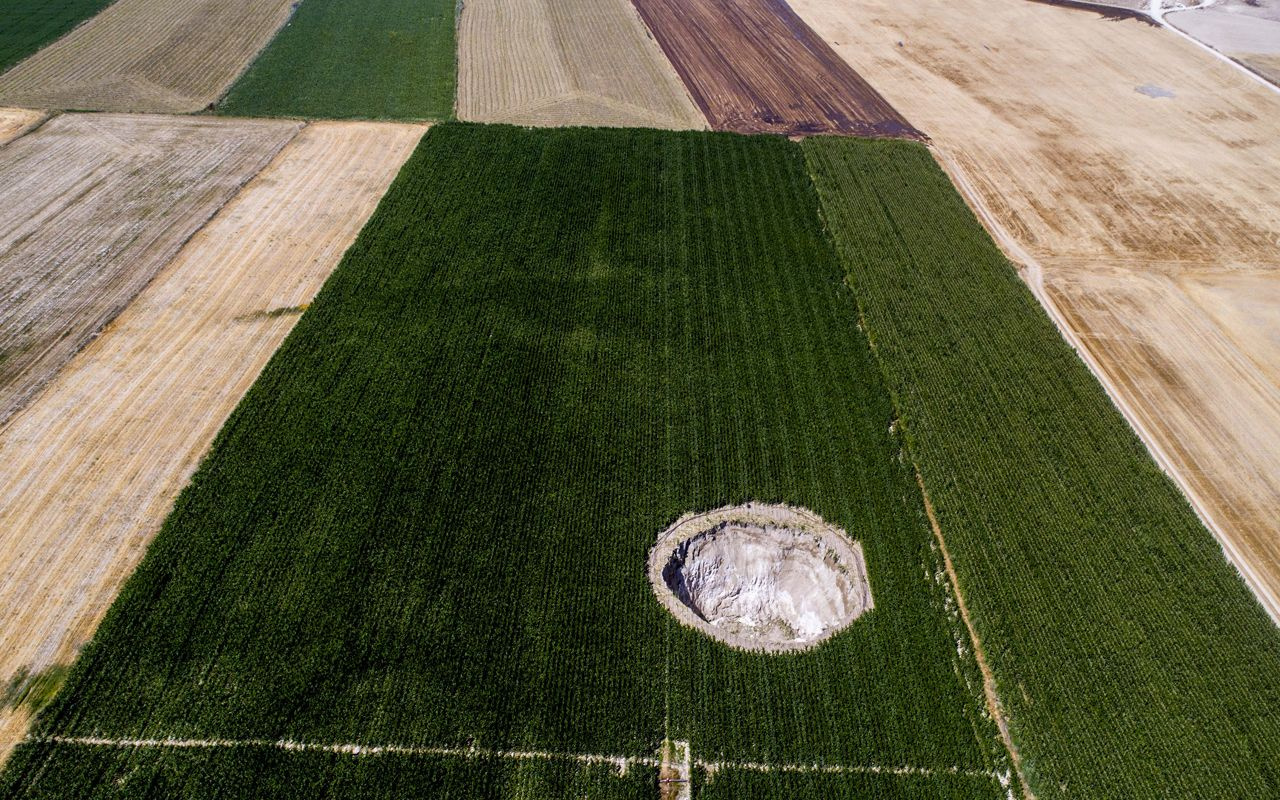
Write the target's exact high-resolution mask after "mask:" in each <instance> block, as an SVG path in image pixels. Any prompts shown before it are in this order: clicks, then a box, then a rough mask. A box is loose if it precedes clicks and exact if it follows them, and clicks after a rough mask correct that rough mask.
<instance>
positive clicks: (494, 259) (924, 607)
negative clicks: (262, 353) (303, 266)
mask: <svg viewBox="0 0 1280 800" xmlns="http://www.w3.org/2000/svg"><path fill="white" fill-rule="evenodd" d="M817 203H818V198H817V196H816V194H815V192H814V190H813V186H812V183H811V180H810V177H809V175H808V173H807V170H806V165H805V161H804V157H803V153H802V151H801V150H800V149H799V148H798V147H796V146H795V145H794V144H792V143H791V142H788V141H786V140H785V139H782V138H780V137H740V136H734V135H728V134H711V133H669V132H661V131H646V130H613V131H610V130H602V129H601V130H589V129H569V130H565V129H560V130H542V131H528V130H521V129H516V128H510V127H505V126H479V125H470V124H459V123H453V124H446V125H441V126H437V127H435V128H433V129H432V130H431V131H430V132H429V133H428V134H427V136H426V137H425V139H424V140H423V143H422V144H421V145H420V147H419V149H418V151H417V152H416V153H415V155H414V156H413V157H412V158H411V159H410V160H409V162H408V163H407V164H406V166H405V168H404V170H403V171H402V172H401V174H400V176H399V178H397V180H396V182H395V183H394V184H393V186H392V188H391V190H390V191H389V192H388V194H387V195H386V196H385V197H384V199H383V201H382V203H381V204H380V206H379V209H378V211H377V212H376V213H375V214H374V216H373V217H372V218H371V219H370V221H369V223H368V225H367V226H366V228H365V230H364V231H363V232H362V234H361V235H360V237H359V238H358V239H357V241H356V243H355V244H354V245H353V246H352V248H351V249H350V250H349V251H348V253H347V255H346V257H345V258H344V260H343V263H342V264H341V266H340V267H339V269H338V270H337V271H336V272H335V273H334V275H333V276H332V277H331V278H330V280H329V281H328V283H327V284H326V285H325V287H324V289H323V290H322V291H321V293H320V295H319V296H318V297H317V299H316V302H315V303H314V304H313V305H312V306H311V308H310V309H309V310H308V311H307V312H306V314H305V315H304V316H303V317H302V319H301V320H300V322H299V323H298V325H297V326H296V327H295V328H294V330H293V332H292V333H291V334H290V335H289V337H288V339H287V340H286V341H285V343H284V345H283V346H282V347H281V349H280V350H279V351H278V352H277V354H276V355H275V357H274V358H273V359H272V360H271V362H270V364H268V366H267V367H266V369H265V370H264V371H263V373H262V375H261V377H260V378H259V379H258V381H257V382H256V383H255V384H254V386H253V388H252V389H251V390H250V391H249V393H248V394H247V395H246V397H245V399H244V401H243V402H242V403H241V405H240V406H239V407H238V408H237V410H236V411H235V412H234V414H233V415H232V416H231V418H230V419H229V420H228V422H227V424H226V426H225V427H224V428H223V430H222V432H221V433H220V434H219V436H218V439H217V441H216V443H215V444H214V447H213V449H212V451H211V453H210V455H209V456H208V458H207V459H206V460H205V462H204V463H203V465H202V466H201V468H200V469H199V470H198V471H197V473H196V474H195V476H194V477H193V479H192V482H191V483H190V485H189V486H188V487H187V489H186V490H185V491H184V492H183V493H182V494H181V496H180V497H179V499H178V501H177V503H176V505H175V507H174V511H173V513H172V514H171V516H170V517H169V519H168V520H167V521H166V523H165V525H164V527H163V529H162V530H161V531H160V533H159V534H158V536H157V537H156V539H155V541H154V542H153V544H152V546H151V548H150V549H149V551H148V553H147V555H146V557H145V558H144V559H143V561H142V564H141V565H140V566H139V568H138V570H137V571H136V572H135V573H134V575H133V576H132V577H131V578H130V579H129V581H128V583H127V584H126V586H125V587H124V589H123V591H122V593H121V595H120V597H119V599H118V600H117V601H116V603H115V604H114V605H113V606H112V608H111V610H110V611H109V612H108V614H107V616H106V618H105V620H104V621H103V623H102V625H101V627H100V628H99V630H98V632H97V634H96V636H95V638H94V640H93V641H92V642H91V643H90V644H89V645H88V646H87V647H86V649H85V650H84V651H83V653H82V655H81V657H80V658H79V659H78V661H77V662H76V665H75V666H74V667H73V668H72V672H71V675H70V676H69V677H68V678H67V679H66V683H65V684H64V686H63V688H62V690H61V691H60V692H59V693H58V694H57V695H56V697H54V698H53V700H52V702H51V704H50V705H48V706H47V707H46V708H45V710H44V711H43V712H42V713H41V714H40V715H39V717H38V718H37V720H36V722H35V735H34V737H33V738H31V739H29V740H28V741H27V742H26V743H25V744H23V745H22V746H20V747H19V748H18V750H17V751H16V753H15V754H14V756H13V757H12V759H11V760H10V762H9V764H8V766H7V768H6V770H5V772H4V773H3V775H2V776H0V794H3V795H4V796H7V797H13V798H19V797H25V798H33V797H58V798H76V797H90V796H95V795H96V793H101V792H107V793H115V794H122V795H125V796H133V797H163V796H166V793H168V794H172V793H174V792H180V793H182V794H185V795H186V796H189V797H254V798H259V797H277V798H286V797H299V798H301V797H308V798H309V797H315V796H317V795H320V794H324V795H325V796H328V797H361V798H367V797H402V796H405V795H406V794H423V793H442V792H446V791H451V792H452V791H465V793H467V794H468V795H472V796H489V797H525V796H536V797H572V796H578V795H580V794H581V793H583V792H584V791H586V792H589V793H592V796H595V794H594V793H595V792H597V791H599V792H601V793H603V794H604V795H605V796H610V797H611V796H619V797H632V796H645V797H654V796H656V795H657V794H658V786H657V774H656V771H655V770H654V769H653V766H652V759H653V757H654V755H655V754H656V752H657V751H658V749H659V746H660V745H661V744H662V743H663V742H664V741H665V740H679V741H682V742H688V743H689V744H690V749H691V751H692V758H693V759H694V760H695V762H694V763H695V766H694V768H693V770H692V773H693V777H694V779H695V780H696V781H697V785H698V788H699V791H706V792H708V793H709V794H708V796H714V795H712V794H710V793H712V792H722V793H723V792H725V791H728V792H730V793H732V791H733V788H732V787H734V786H737V785H746V786H756V787H761V788H760V795H759V796H761V797H777V798H783V797H788V798H790V797H794V796H796V795H795V793H794V792H795V787H796V786H797V785H800V786H807V787H810V788H811V789H812V791H811V792H810V796H814V794H813V793H814V792H820V791H830V792H836V793H838V794H840V795H843V796H846V797H857V796H865V795H866V794H875V795H878V796H898V797H925V796H938V794H940V793H941V794H945V795H946V796H948V797H952V798H957V799H963V800H978V799H979V798H983V799H986V800H996V799H997V798H1004V797H1006V793H1007V789H1006V785H1007V784H1008V783H1009V782H1010V780H1011V778H1010V775H1009V765H1008V758H1007V755H1006V754H1005V753H1004V750H1003V748H1002V746H1001V745H1000V742H999V738H998V736H997V732H996V729H995V725H994V724H993V723H992V721H991V720H990V718H989V717H988V716H987V715H986V713H985V707H984V705H983V699H982V691H981V686H980V683H981V681H980V678H979V676H978V674H977V669H976V665H975V662H974V659H973V655H972V648H971V647H969V646H968V645H967V644H966V640H965V638H964V630H963V626H962V625H961V623H960V622H959V620H958V619H957V617H956V614H955V610H954V609H955V604H954V598H952V596H951V595H950V593H949V588H948V584H947V582H946V580H945V577H944V576H943V571H942V567H941V564H940V559H939V555H938V552H937V551H936V549H935V547H934V541H933V536H932V533H931V531H930V529H929V526H928V523H927V520H926V518H925V514H924V509H923V505H922V502H921V497H920V494H919V491H918V489H917V488H916V486H915V481H914V474H913V473H912V471H911V469H910V467H909V465H908V464H907V463H904V461H903V459H902V442H901V441H900V439H899V438H898V437H897V436H896V435H895V434H894V433H893V432H892V426H891V423H892V421H893V407H892V403H891V401H890V397H889V395H888V394H887V392H886V390H885V387H884V384H883V382H882V377H881V374H880V371H879V367H878V366H877V364H876V362H875V360H874V358H873V356H872V353H871V350H870V347H869V345H868V342H867V340H866V338H865V336H864V335H863V334H862V333H861V332H860V331H859V329H858V327H857V324H856V314H857V308H856V305H855V303H854V298H853V295H852V293H851V292H850V290H849V288H848V287H847V286H846V285H845V282H844V273H843V270H842V267H841V264H840V262H839V260H838V257H837V253H836V251H835V250H834V249H833V247H832V245H831V242H830V240H829V239H828V238H827V237H826V235H825V234H824V232H823V230H822V228H821V227H820V224H819V216H818V206H817ZM752 499H756V500H761V501H764V502H787V503H790V504H793V505H799V506H804V507H807V508H810V509H813V510H814V511H816V512H817V513H819V514H821V515H822V516H823V517H824V518H826V519H828V520H829V521H831V522H832V523H833V524H837V525H839V526H840V527H842V528H843V529H845V530H847V531H849V532H850V533H851V535H853V536H854V537H855V538H857V539H858V540H859V542H860V543H861V546H862V548H863V551H864V555H865V559H866V565H867V571H868V576H869V579H870V582H871V586H872V591H873V593H874V597H875V608H874V609H873V610H871V611H868V612H867V613H865V614H864V615H862V616H861V617H860V618H859V619H858V620H857V621H856V622H855V623H854V624H853V625H852V626H851V627H849V628H848V629H846V630H845V631H842V632H841V633H839V634H838V635H836V636H834V637H833V638H831V639H829V640H828V641H826V642H825V643H824V644H822V645H821V646H819V647H817V648H816V649H813V650H810V651H806V652H800V653H790V654H784V655H764V654H759V653H748V652H743V651H738V650H733V649H730V648H728V647H727V646H725V645H723V644H721V643H719V642H717V641H715V640H713V639H711V638H709V637H706V636H704V635H703V634H701V633H698V632H696V631H694V630H692V629H685V628H683V627H681V626H680V625H679V624H678V623H677V622H675V620H674V618H673V617H671V616H670V615H669V614H668V613H667V612H666V610H665V609H664V608H663V607H662V606H661V605H660V604H659V603H658V601H657V600H656V599H655V598H654V596H653V594H652V592H651V590H650V586H649V583H648V579H647V569H646V564H647V561H648V550H649V547H650V546H651V545H652V543H653V541H654V539H655V537H656V536H657V535H658V533H659V532H660V531H661V530H663V529H664V528H665V527H667V526H668V525H669V524H670V523H671V522H672V521H674V520H675V519H676V518H678V517H679V516H680V515H681V514H683V513H685V512H687V511H691V510H698V509H708V508H715V507H719V506H722V505H725V504H727V503H739V502H743V501H747V500H752ZM133 740H147V741H151V742H152V745H149V746H135V745H136V742H133ZM170 741H172V743H173V746H166V742H170ZM182 742H194V743H200V742H207V743H209V744H208V746H205V745H203V744H200V745H199V746H196V745H192V746H189V747H188V746H181V743H182ZM116 743H118V744H116ZM293 743H298V745H299V746H297V747H295V746H294V744H293ZM302 745H310V747H304V746H302ZM391 746H394V748H400V749H399V750H394V749H391V750H388V749H379V748H383V747H391ZM362 747H368V748H371V749H369V750H367V751H366V750H362V749H361V748H362ZM415 747H417V748H441V749H445V750H448V751H449V752H461V753H474V754H475V755H474V757H466V756H462V757H446V756H438V755H415V754H412V753H406V752H403V750H404V749H405V748H415ZM504 751H513V752H521V751H540V752H548V753H559V754H564V758H563V759H562V760H558V761H557V760H555V759H552V758H541V759H535V758H502V757H498V756H497V754H498V753H500V752H504ZM593 753H594V754H611V755H613V756H617V757H619V758H622V759H626V760H629V761H628V762H627V763H629V766H628V767H626V768H623V767H620V766H617V765H615V764H612V763H597V762H595V761H591V760H573V759H574V757H573V756H572V755H571V754H593ZM794 765H800V766H802V767H804V768H806V769H807V768H809V767H810V766H812V765H819V767H821V768H824V769H825V770H826V771H825V772H823V773H822V774H821V775H820V776H809V777H803V776H801V777H784V776H786V775H791V773H790V772H789V771H787V770H790V769H792V767H793V766H794ZM775 777H776V778H777V780H776V781H775V780H774V778H775ZM717 786H719V787H727V788H720V789H717V788H716V787H717ZM812 787H818V788H812ZM721 796H723V794H722V795H721Z"/></svg>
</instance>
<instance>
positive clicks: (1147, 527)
mask: <svg viewBox="0 0 1280 800" xmlns="http://www.w3.org/2000/svg"><path fill="white" fill-rule="evenodd" d="M803 147H804V151H805V154H806V156H807V158H808V160H809V165H810V169H811V170H812V173H813V176H814V179H815V182H816V185H817V187H818V190H819V193H820V195H821V197H822V209H823V214H824V217H825V220H826V224H827V226H828V228H829V230H830V231H831V232H832V235H833V236H834V238H835V241H836V243H837V245H838V247H839V249H840V251H841V253H842V255H843V257H844V259H845V263H846V265H847V267H848V270H849V279H850V282H851V284H852V286H853V288H854V293H855V295H856V296H857V298H858V304H859V308H860V311H861V315H862V320H863V323H864V324H865V326H866V329H867V331H868V333H869V335H870V336H871V340H872V342H873V345H874V348H875V352H876V354H877V356H878V358H879V360H880V362H881V364H883V366H884V371H885V376H886V379H887V381H888V384H889V389H890V391H891V392H892V394H893V396H894V398H895V405H896V408H897V410H898V413H899V415H900V421H901V423H902V426H903V428H904V430H905V434H906V438H907V441H908V444H909V450H910V453H911V455H912V457H913V458H914V460H915V461H916V463H917V464H918V467H919V469H920V472H921V474H922V476H923V479H924V484H925V486H926V489H927V491H928V492H929V495H930V498H931V499H932V501H933V504H934V506H935V507H936V511H937V515H938V518H939V520H940V522H941V526H942V529H943V531H944V533H945V536H946V539H947V543H948V546H949V549H950V551H951V555H952V557H953V560H954V563H955V568H956V571H957V573H958V575H959V582H960V584H961V586H960V588H961V591H962V594H963V595H964V597H965V599H966V600H967V601H968V605H969V608H970V611H971V613H972V616H973V619H974V622H975V625H976V627H977V628H978V633H979V637H980V639H981V640H982V641H983V642H984V644H985V645H986V648H987V655H988V658H989V661H990V663H991V666H992V668H993V671H994V673H995V677H996V679H997V683H998V686H999V689H1000V697H1001V699H1002V702H1003V704H1004V706H1005V708H1006V710H1007V712H1008V718H1009V720H1010V725H1011V728H1012V733H1013V736H1014V739H1015V742H1016V744H1017V746H1018V748H1019V750H1020V751H1021V755H1022V758H1023V761H1024V766H1025V770H1026V774H1027V778H1028V782H1029V784H1030V788H1031V789H1032V790H1034V792H1035V794H1036V796H1037V797H1038V798H1040V800H1046V798H1056V797H1075V798H1117V799H1120V798H1156V797H1160V798H1166V797H1179V798H1203V797H1266V796H1272V795H1274V794H1275V792H1276V791H1277V787H1278V786H1280V784H1278V783H1277V775H1280V693H1277V691H1276V685H1275V676H1276V675H1277V674H1280V631H1277V629H1276V628H1275V626H1274V625H1272V624H1271V621H1270V620H1269V619H1268V617H1267V615H1266V614H1265V612H1264V611H1263V609H1262V608H1261V606H1259V605H1258V603H1257V601H1256V600H1255V598H1254V597H1253V595H1251V594H1250V592H1249V590H1248V589H1247V588H1246V587H1245V585H1244V583H1243V582H1242V580H1241V579H1240V576H1239V575H1238V574H1237V573H1236V572H1235V570H1234V569H1233V568H1232V567H1231V566H1230V564H1229V563H1228V562H1227V561H1226V559H1225V558H1224V555H1223V552H1222V550H1221V548H1220V547H1219V545H1218V543H1217V542H1216V541H1215V540H1214V538H1213V536H1212V535H1211V534H1210V533H1209V532H1208V531H1207V530H1206V529H1205V528H1204V527H1203V526H1202V525H1201V524H1200V522H1199V521H1198V519H1197V518H1196V516H1195V514H1194V513H1193V512H1192V510H1191V508H1190V506H1189V505H1188V504H1187V502H1186V500H1185V498H1183V497H1182V495H1181V494H1180V493H1179V492H1178V491H1177V489H1176V488H1175V487H1174V485H1173V484H1172V483H1171V482H1170V481H1169V479H1168V478H1167V477H1166V476H1165V475H1164V474H1163V473H1162V472H1161V471H1160V470H1159V469H1158V468H1157V466H1156V464H1155V463H1154V462H1153V461H1152V459H1151V457H1150V456H1149V454H1148V453H1147V451H1146V450H1145V449H1144V448H1143V446H1142V444H1141V442H1140V441H1139V440H1138V439H1137V437H1136V436H1135V435H1134V433H1133V431H1132V430H1131V429H1130V428H1129V427H1128V425H1127V424H1126V423H1125V421H1124V419H1123V417H1122V416H1121V415H1120V413H1119V412H1118V411H1117V410H1116V409H1115V408H1114V406H1112V405H1111V403H1110V401H1109V399H1108V397H1107V395H1106V393H1105V392H1104V391H1103V389H1102V387H1101V386H1100V385H1099V384H1098V383H1097V381H1096V380H1095V379H1094V377H1093V376H1092V375H1091V374H1090V373H1089V371H1088V370H1087V368H1086V367H1085V365H1084V364H1083V362H1081V361H1080V359H1079V358H1078V357H1077V355H1076V354H1075V353H1074V352H1073V351H1072V350H1071V348H1070V347H1069V346H1068V345H1067V344H1066V342H1064V341H1063V340H1062V338H1061V336H1060V335H1059V334H1058V332H1057V330H1056V329H1055V328H1054V326H1053V324H1052V322H1051V321H1050V320H1049V318H1048V317H1047V316H1046V315H1045V314H1044V312H1043V311H1042V309H1041V308H1040V307H1039V305H1038V304H1037V302H1036V301H1035V299H1034V297H1033V296H1032V295H1031V293H1030V291H1029V290H1028V289H1027V287H1026V286H1025V285H1024V284H1023V283H1022V281H1021V280H1020V278H1019V277H1018V276H1017V274H1016V273H1015V271H1014V270H1013V268H1012V266H1011V265H1010V264H1009V263H1008V262H1007V261H1006V260H1005V258H1004V257H1003V255H1002V254H1001V253H1000V251H999V250H998V249H997V248H996V246H995V244H994V243H993V242H992V241H991V240H990V238H989V237H988V236H987V235H986V233H985V231H984V230H983V229H982V227H981V225H980V224H979V223H978V221H977V220H976V219H975V218H974V217H973V215H972V213H971V212H970V211H969V209H968V208H967V207H966V206H965V204H964V201H963V200H962V199H961V197H960V196H959V195H958V194H957V193H956V192H955V190H954V188H953V187H952V186H951V184H950V182H949V180H948V179H947V177H946V175H945V174H944V173H943V172H942V171H941V170H940V169H939V168H938V166H937V165H936V164H935V163H934V162H933V160H932V158H931V157H930V155H929V153H928V151H927V150H926V149H924V148H922V147H919V146H916V145H910V144H904V143H893V142H845V141H840V140H836V139H832V138H830V137H819V138H815V139H810V140H807V141H805V142H804V144H803Z"/></svg>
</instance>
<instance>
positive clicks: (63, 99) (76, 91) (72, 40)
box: [0, 0, 293, 113]
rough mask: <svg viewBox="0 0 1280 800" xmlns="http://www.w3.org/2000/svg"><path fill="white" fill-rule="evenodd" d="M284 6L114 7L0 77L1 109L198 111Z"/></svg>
mask: <svg viewBox="0 0 1280 800" xmlns="http://www.w3.org/2000/svg"><path fill="white" fill-rule="evenodd" d="M292 5H293V4H292V3H291V2H290V0H265V2H254V0H230V2H227V1H226V0H176V2H175V0H118V2H116V3H114V4H112V5H111V6H109V7H107V8H106V9H104V10H103V11H102V12H101V13H99V14H98V15H97V16H95V17H93V18H92V19H90V20H89V21H88V22H86V23H84V24H83V25H80V26H79V27H77V28H76V29H75V30H73V31H72V32H71V33H69V34H67V35H66V36H64V37H62V38H61V39H59V40H57V41H56V42H54V43H53V44H50V45H48V46H47V47H45V48H44V49H42V50H40V51H38V52H36V53H35V54H34V55H32V56H30V57H29V58H27V59H26V60H25V61H22V62H21V63H19V64H18V65H16V66H15V67H13V68H12V69H11V70H9V71H8V72H6V73H4V74H3V75H0V103H6V104H10V105H18V106H27V107H33V108H54V109H79V110H95V111H150V112H162V113H183V112H191V111H199V110H200V109H202V108H204V107H205V106H207V105H208V104H210V103H212V102H213V101H215V100H216V99H218V97H219V96H220V95H221V94H222V93H223V92H224V91H225V90H226V88H227V87H228V86H229V85H230V84H231V82H232V81H233V80H235V78H236V76H237V75H239V74H240V73H241V72H242V71H243V70H244V69H245V67H247V66H248V65H249V62H250V61H252V60H253V57H254V56H255V55H256V54H257V53H258V51H259V50H261V49H262V48H263V47H264V46H266V44H267V43H268V42H269V41H270V40H271V37H272V36H273V35H274V34H275V32H276V30H278V29H279V28H280V26H281V25H283V24H284V23H285V22H286V21H287V20H288V19H289V14H290V12H291V7H292Z"/></svg>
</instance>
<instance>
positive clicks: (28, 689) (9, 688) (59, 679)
mask: <svg viewBox="0 0 1280 800" xmlns="http://www.w3.org/2000/svg"><path fill="white" fill-rule="evenodd" d="M69 671H70V668H69V667H67V666H66V665H65V664H57V665H54V666H52V667H49V668H48V669H45V670H41V671H40V672H31V671H29V670H26V669H20V670H18V672H17V673H16V674H15V675H14V676H13V677H12V678H10V679H9V682H8V684H6V685H5V687H4V689H3V690H0V708H3V707H6V706H7V707H9V708H17V707H18V706H26V708H27V709H28V710H29V711H33V712H34V711H39V710H40V709H42V708H44V707H45V706H46V705H48V703H49V701H50V700H52V699H53V696H54V695H55V694H57V693H58V690H59V689H61V688H62V684H63V682H64V681H66V679H67V673H68V672H69Z"/></svg>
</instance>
